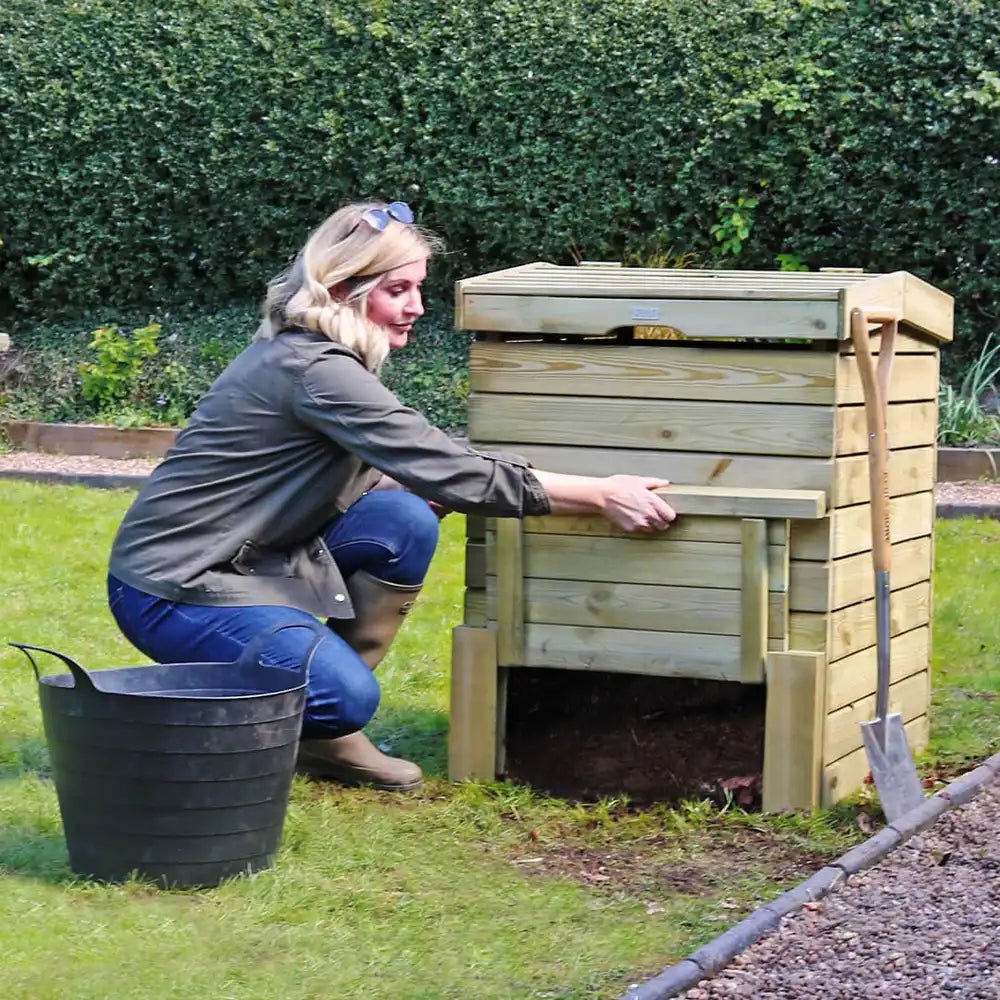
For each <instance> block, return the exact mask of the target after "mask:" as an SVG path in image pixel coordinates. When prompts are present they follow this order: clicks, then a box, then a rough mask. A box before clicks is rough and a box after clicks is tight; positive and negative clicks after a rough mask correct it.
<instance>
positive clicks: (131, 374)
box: [79, 323, 160, 413]
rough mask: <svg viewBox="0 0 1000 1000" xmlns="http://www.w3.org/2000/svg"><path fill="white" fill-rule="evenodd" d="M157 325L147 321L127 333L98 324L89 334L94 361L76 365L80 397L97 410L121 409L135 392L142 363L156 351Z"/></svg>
mask: <svg viewBox="0 0 1000 1000" xmlns="http://www.w3.org/2000/svg"><path fill="white" fill-rule="evenodd" d="M159 336H160V324H159V323H149V324H148V325H146V326H143V327H138V328H137V329H135V330H133V331H132V332H131V333H130V334H129V333H125V332H124V331H122V330H121V328H120V327H117V326H101V327H98V328H97V329H96V330H94V332H93V333H92V334H91V341H90V347H91V349H92V350H95V351H96V352H97V360H96V361H94V362H86V363H84V364H82V365H80V369H79V370H80V375H81V376H82V382H81V389H82V391H83V398H84V399H86V400H87V401H88V402H91V403H95V404H96V405H97V408H98V411H99V412H100V413H111V412H112V411H114V410H118V409H122V408H123V407H125V405H126V404H127V403H129V402H130V400H131V399H132V398H133V397H134V396H135V395H136V391H137V388H138V382H139V379H140V377H141V376H142V372H143V369H144V368H145V366H146V362H147V361H148V360H149V359H150V358H151V357H154V356H155V355H156V354H158V353H159V350H160V348H159V345H158V343H157V341H158V339H159Z"/></svg>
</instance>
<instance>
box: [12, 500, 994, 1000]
mask: <svg viewBox="0 0 1000 1000" xmlns="http://www.w3.org/2000/svg"><path fill="white" fill-rule="evenodd" d="M130 498H131V494H128V493H124V492H103V491H96V490H86V489H83V488H63V487H42V486H36V485H30V484H23V483H15V482H10V481H7V482H3V483H0V511H2V512H3V524H4V532H3V535H2V537H0V608H2V616H3V617H2V627H0V639H2V640H3V641H4V642H6V641H8V640H14V641H24V642H33V643H38V644H40V645H47V646H52V647H54V648H56V649H60V650H63V651H65V652H68V653H71V654H73V655H75V656H76V657H77V658H78V659H80V660H81V661H82V662H83V663H84V664H85V665H89V666H92V667H101V666H120V665H125V664H128V663H137V662H142V658H141V657H140V656H139V655H138V654H137V653H136V652H135V651H134V650H133V649H132V648H131V647H130V646H129V645H128V643H126V642H125V640H124V639H122V638H120V637H119V635H118V633H117V630H116V628H115V626H114V623H113V622H112V620H111V618H110V616H109V614H108V612H107V611H106V609H105V605H104V600H103V578H104V567H105V560H106V555H107V551H108V548H109V545H110V541H111V537H112V535H113V532H114V529H115V526H116V524H117V521H118V519H119V518H120V516H121V514H122V512H123V511H124V509H125V507H126V506H127V504H128V502H129V500H130ZM444 527H445V538H444V543H443V545H442V547H441V549H440V551H439V554H438V557H437V559H436V561H435V565H434V567H433V568H432V572H431V577H430V579H429V583H428V586H427V588H426V589H425V593H424V596H423V597H422V599H421V601H420V602H419V604H418V608H417V610H416V611H415V612H414V614H413V615H412V618H411V620H410V621H409V622H408V624H407V628H406V630H405V631H404V633H403V635H402V637H401V639H400V641H399V642H398V643H397V645H396V647H395V648H394V650H393V652H392V654H391V656H390V657H389V658H388V659H387V661H386V662H385V663H384V664H383V666H382V667H381V668H380V676H381V679H382V682H383V686H384V691H385V699H384V704H383V707H382V709H381V710H380V712H379V716H378V718H377V721H376V723H375V724H374V725H373V732H374V735H375V737H376V738H377V740H378V741H379V742H388V743H390V744H391V745H392V747H393V748H394V750H395V751H396V752H398V753H401V754H404V755H412V756H413V757H414V758H415V759H417V760H419V761H420V762H421V764H422V765H423V766H424V767H425V770H426V771H427V773H428V775H429V780H428V782H427V785H426V787H425V789H424V790H423V792H422V793H421V794H419V795H415V796H391V795H385V794H378V793H375V792H370V791H365V790H340V789H337V788H335V787H333V786H329V785H325V784H321V783H313V782H309V781H307V780H305V779H301V778H297V779H296V781H295V785H294V787H293V792H292V801H291V804H290V808H289V813H288V819H287V822H286V827H285V836H284V840H283V846H282V850H281V853H280V856H279V858H278V863H277V865H276V867H275V868H274V869H273V870H271V871H268V872H263V873H260V874H259V875H257V876H254V877H253V878H249V879H240V880H236V881H234V882H231V883H229V884H226V885H224V886H221V887H219V888H217V889H213V890H203V891H188V892H181V891H173V892H165V891H159V890H156V889H152V888H150V887H148V886H144V885H141V884H138V883H136V884H127V885H122V886H102V885H96V884H92V883H87V882H84V881H81V880H77V879H74V878H73V877H72V875H71V873H70V872H69V869H68V867H67V864H66V856H65V850H64V846H63V840H62V832H61V826H60V822H59V814H58V808H57V805H56V799H55V793H54V790H53V787H52V784H51V778H50V775H49V772H48V763H47V753H46V749H45V745H44V740H43V738H42V735H41V722H40V717H39V710H38V698H37V685H36V682H35V679H34V675H33V673H32V671H31V669H30V666H29V665H28V663H27V661H26V660H24V658H23V657H22V655H21V654H20V653H18V652H17V651H15V650H11V649H9V648H3V650H2V651H0V712H2V720H3V725H2V734H3V735H2V737H0V870H2V872H3V875H4V877H3V878H2V879H0V953H2V954H3V956H4V957H3V961H2V963H0V990H2V993H3V995H5V996H10V997H31V998H37V1000H49V998H52V1000H55V998H59V1000H64V998H70V997H71V998H73V1000H86V998H95V1000H96V998H101V1000H106V998H114V1000H118V998H133V997H134V998H143V1000H147V998H150V997H157V998H160V997H163V998H171V1000H173V998H177V1000H180V998H191V1000H194V998H197V1000H205V998H212V1000H222V998H231V1000H246V998H276V1000H299V998H302V1000H305V998H316V1000H320V998H323V1000H327V998H330V997H341V996H344V997H364V998H366V1000H379V998H386V1000H388V998H393V1000H398V998H401V997H404V998H407V1000H417V998H444V997H456V998H458V997H461V998H469V997H475V998H477V1000H480V998H498V1000H500V998H502V1000H511V998H533V997H538V998H543V997H544V998H571V997H572V998H602V997H608V998H610V997H616V996H618V995H620V994H621V992H623V991H624V989H625V988H626V986H627V985H628V983H630V982H633V981H635V980H636V979H637V978H639V977H640V976H642V975H649V974H651V973H653V972H655V971H657V970H658V969H659V968H660V967H661V966H662V965H664V964H668V963H670V962H673V961H676V960H678V959H679V958H681V957H682V956H683V955H685V954H686V953H688V952H689V951H690V950H692V949H693V948H696V947H698V946H699V945H700V944H702V943H703V942H705V941H706V940H708V939H710V938H711V937H714V936H715V935H716V934H718V933H719V932H720V931H722V930H723V929H725V927H727V926H729V925H730V924H732V923H734V922H735V921H737V920H738V919H740V917H742V916H743V915H744V914H745V913H747V912H748V911H749V910H750V909H752V908H753V907H754V906H756V905H758V904H759V902H760V901H762V900H764V899H767V898H771V897H773V896H775V895H776V894H778V893H779V892H780V891H782V890H783V889H784V888H787V887H789V886H790V885H792V884H794V883H796V882H798V881H800V880H801V879H802V878H803V877H805V876H806V875H807V874H809V873H810V872H811V871H812V870H814V869H815V868H816V867H818V866H819V865H820V864H822V862H823V859H825V858H829V857H832V856H835V855H837V854H839V853H841V852H842V851H843V850H844V849H846V847H848V846H849V845H850V844H852V843H855V842H857V841H858V840H859V839H861V838H863V836H864V834H863V833H862V832H861V831H860V829H859V828H858V824H857V823H856V822H855V818H856V815H857V807H856V806H855V807H852V806H845V807H843V808H840V809H838V810H836V811H832V812H824V813H820V814H818V815H816V816H777V817H761V816H757V815H750V814H746V813H743V812H742V811H740V810H738V809H735V808H728V809H722V810H720V809H717V808H715V807H713V806H710V805H708V804H706V803H687V804H684V805H682V806H680V807H678V808H674V809H671V808H666V807H663V806H661V807H655V808H651V809H647V810H635V809H629V808H627V804H625V803H622V802H618V801H605V802H601V803H596V804H590V805H584V804H579V803H573V802H566V801H562V800H558V799H552V798H546V797H543V796H539V795H535V794H533V793H532V792H530V791H529V790H527V789H524V788H517V787H513V786H507V785H504V784H500V783H497V784H476V783H469V784H465V785H460V786H456V785H452V784H450V783H449V782H448V781H447V780H446V777H445V757H446V735H447V671H448V656H449V639H450V637H449V631H450V629H451V627H452V626H453V625H454V624H456V623H457V621H458V619H459V601H460V596H461V585H462V583H461V581H462V574H463V569H462V530H463V525H462V521H461V518H459V517H456V516H453V517H451V518H448V519H447V520H446V521H445V522H444ZM998 549H1000V525H996V524H993V523H976V522H964V523H957V522H953V523H947V524H943V525H941V527H940V532H939V539H938V546H937V553H938V567H939V568H938V595H937V599H936V621H935V647H936V652H935V667H936V671H937V673H936V679H935V687H936V690H937V693H936V696H935V697H936V708H935V715H934V751H935V754H936V755H937V757H938V758H940V759H941V760H942V761H951V762H952V763H954V762H955V761H956V760H958V759H959V758H963V759H964V758H965V757H969V758H978V757H982V756H984V755H986V754H987V753H990V752H992V751H995V750H996V749H997V748H998V747H1000V721H998V713H997V711H996V708H997V706H996V704H995V703H994V702H993V699H994V698H995V697H996V695H997V692H998V691H1000V668H998V663H997V650H998V649H1000V634H998V630H1000V625H998V623H997V619H996V617H995V611H994V609H995V608H996V607H998V606H1000V580H998V574H997V572H996V568H995V567H996V565H997V562H998V560H997V558H996V554H995V553H996V551H997V550H998Z"/></svg>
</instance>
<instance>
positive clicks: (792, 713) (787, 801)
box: [763, 652, 826, 812]
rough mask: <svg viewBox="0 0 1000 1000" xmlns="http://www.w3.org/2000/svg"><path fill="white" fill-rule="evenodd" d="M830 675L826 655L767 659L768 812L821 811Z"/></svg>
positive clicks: (775, 655) (799, 654)
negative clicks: (827, 684)
mask: <svg viewBox="0 0 1000 1000" xmlns="http://www.w3.org/2000/svg"><path fill="white" fill-rule="evenodd" d="M825 674H826V658H825V656H824V655H823V654H822V653H806V652H789V653H771V654H770V655H769V656H768V658H767V705H766V708H765V710H764V711H765V715H764V788H763V792H764V796H763V797H764V802H763V808H764V812H783V811H785V810H791V809H807V810H811V809H817V808H819V805H820V778H821V772H822V766H823V760H822V756H823V725H824V708H825V704H826V694H825V688H826V676H825Z"/></svg>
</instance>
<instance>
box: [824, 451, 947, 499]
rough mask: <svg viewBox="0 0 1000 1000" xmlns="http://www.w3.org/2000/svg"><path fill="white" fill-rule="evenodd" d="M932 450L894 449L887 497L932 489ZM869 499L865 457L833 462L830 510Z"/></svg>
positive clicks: (869, 487) (864, 455)
mask: <svg viewBox="0 0 1000 1000" xmlns="http://www.w3.org/2000/svg"><path fill="white" fill-rule="evenodd" d="M934 451H935V449H934V447H933V445H925V446H924V447H922V448H906V449H901V448H897V449H895V450H894V451H893V453H892V458H891V461H890V462H889V495H890V496H893V497H896V496H902V495H903V494H906V493H923V492H924V491H926V490H932V489H933V488H934V461H935V458H934ZM870 499H871V486H870V480H869V478H868V455H867V454H863V455H851V456H849V457H847V458H838V459H837V460H836V462H835V463H834V472H833V495H832V497H831V499H830V504H829V505H830V506H831V507H848V506H851V505H853V504H858V503H867V502H868V501H869V500H870Z"/></svg>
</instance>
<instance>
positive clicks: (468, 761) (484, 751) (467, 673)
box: [448, 625, 497, 781]
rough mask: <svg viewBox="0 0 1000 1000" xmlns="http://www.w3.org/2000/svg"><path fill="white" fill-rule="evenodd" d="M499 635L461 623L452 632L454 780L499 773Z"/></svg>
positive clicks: (451, 764) (451, 750)
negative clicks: (497, 725) (497, 720)
mask: <svg viewBox="0 0 1000 1000" xmlns="http://www.w3.org/2000/svg"><path fill="white" fill-rule="evenodd" d="M496 719H497V662H496V636H495V635H494V634H493V632H491V631H490V630H489V629H484V628H467V627H465V626H461V625H460V626H459V627H458V628H456V629H455V630H454V631H453V632H452V656H451V713H450V721H449V730H448V774H449V777H450V778H451V779H452V781H464V780H465V779H467V778H479V779H484V780H492V779H493V778H494V777H495V774H496V739H497V733H496Z"/></svg>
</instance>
